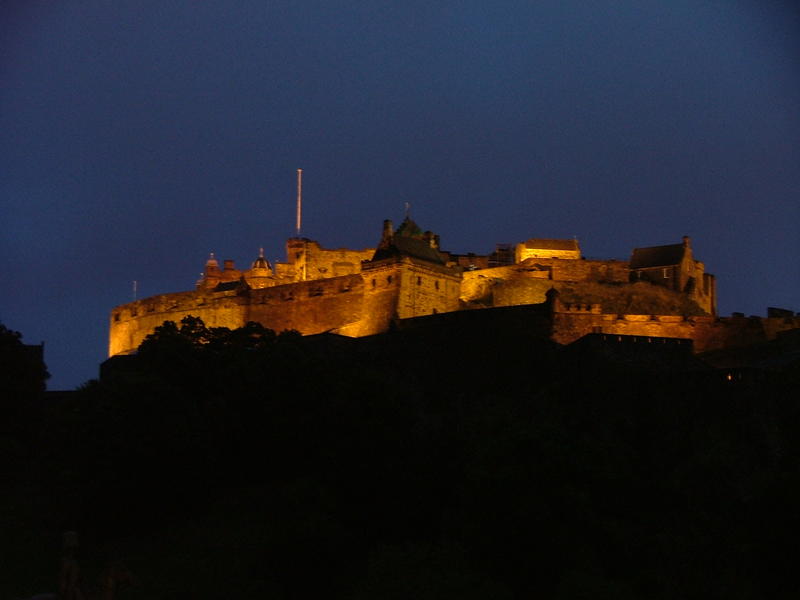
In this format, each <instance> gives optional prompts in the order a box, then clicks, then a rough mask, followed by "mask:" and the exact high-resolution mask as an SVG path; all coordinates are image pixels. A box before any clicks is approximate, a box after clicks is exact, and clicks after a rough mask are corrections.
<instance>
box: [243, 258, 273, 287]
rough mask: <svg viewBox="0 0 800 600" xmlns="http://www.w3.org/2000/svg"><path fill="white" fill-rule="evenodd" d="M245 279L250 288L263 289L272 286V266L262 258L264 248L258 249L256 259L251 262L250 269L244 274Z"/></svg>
mask: <svg viewBox="0 0 800 600" xmlns="http://www.w3.org/2000/svg"><path fill="white" fill-rule="evenodd" d="M245 279H246V280H247V283H248V285H249V286H250V287H251V288H256V289H259V288H265V287H269V286H270V285H272V284H273V279H272V266H271V265H270V264H269V261H268V260H267V259H266V258H264V248H259V250H258V257H257V258H256V259H255V260H254V261H253V266H252V268H251V269H250V270H249V271H247V273H245Z"/></svg>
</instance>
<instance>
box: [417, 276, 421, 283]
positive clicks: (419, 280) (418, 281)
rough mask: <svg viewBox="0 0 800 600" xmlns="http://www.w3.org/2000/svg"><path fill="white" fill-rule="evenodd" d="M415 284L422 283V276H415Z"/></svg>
mask: <svg viewBox="0 0 800 600" xmlns="http://www.w3.org/2000/svg"><path fill="white" fill-rule="evenodd" d="M417 285H422V277H417Z"/></svg>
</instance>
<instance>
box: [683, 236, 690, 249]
mask: <svg viewBox="0 0 800 600" xmlns="http://www.w3.org/2000/svg"><path fill="white" fill-rule="evenodd" d="M683 247H684V248H691V239H689V236H688V235H685V236H683Z"/></svg>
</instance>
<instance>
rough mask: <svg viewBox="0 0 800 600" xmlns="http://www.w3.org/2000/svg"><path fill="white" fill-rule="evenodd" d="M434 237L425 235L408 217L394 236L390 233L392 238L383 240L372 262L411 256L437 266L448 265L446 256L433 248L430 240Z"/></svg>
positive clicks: (428, 234) (429, 234)
mask: <svg viewBox="0 0 800 600" xmlns="http://www.w3.org/2000/svg"><path fill="white" fill-rule="evenodd" d="M432 235H433V234H431V233H430V232H428V233H427V234H426V233H423V231H422V229H420V227H419V226H418V225H417V224H416V223H414V221H412V220H411V219H410V218H408V217H406V218H405V220H404V221H403V223H402V224H401V225H400V227H398V228H397V231H395V232H394V234H391V232H390V237H388V238H386V237H385V238H384V239H383V240H381V244H380V246H378V248H377V250H375V254H374V255H373V257H372V260H373V261H376V260H383V259H386V258H399V257H401V256H409V257H411V258H416V259H419V260H424V261H426V262H430V263H434V264H437V265H445V264H447V259H446V257H445V255H444V254H442V253H441V252H439V250H437V249H436V248H434V247H432V246H431V242H430V239H428V238H429V237H431V236H432Z"/></svg>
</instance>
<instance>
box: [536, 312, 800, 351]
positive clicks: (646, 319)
mask: <svg viewBox="0 0 800 600" xmlns="http://www.w3.org/2000/svg"><path fill="white" fill-rule="evenodd" d="M797 328H800V318H794V319H776V318H761V317H751V318H747V319H742V318H735V317H727V318H719V317H712V316H707V317H682V316H678V315H613V314H603V313H602V312H600V307H599V305H591V306H584V307H580V308H579V307H562V308H557V309H556V311H555V312H554V313H553V335H552V339H553V340H554V341H556V342H558V343H560V344H570V343H572V342H574V341H576V340H578V339H580V338H581V337H583V336H584V335H587V334H589V333H609V334H616V335H636V336H649V337H667V338H685V339H691V340H693V341H694V351H695V352H706V351H709V350H718V349H721V348H731V347H736V346H746V345H749V344H754V343H759V342H765V341H769V340H773V339H775V338H776V337H777V335H778V333H780V332H782V331H788V330H790V329H797Z"/></svg>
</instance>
